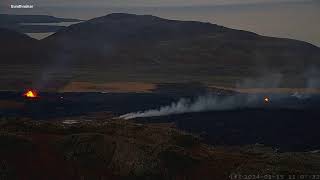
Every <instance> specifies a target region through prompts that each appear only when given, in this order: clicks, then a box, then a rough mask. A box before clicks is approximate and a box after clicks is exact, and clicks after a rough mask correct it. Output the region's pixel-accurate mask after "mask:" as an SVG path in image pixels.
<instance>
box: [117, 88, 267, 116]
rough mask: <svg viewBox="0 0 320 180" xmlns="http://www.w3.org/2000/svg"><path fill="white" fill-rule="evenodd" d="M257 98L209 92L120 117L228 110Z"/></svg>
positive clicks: (251, 103) (250, 102)
mask: <svg viewBox="0 0 320 180" xmlns="http://www.w3.org/2000/svg"><path fill="white" fill-rule="evenodd" d="M257 99H259V101H260V102H261V99H262V98H261V97H259V96H258V95H251V96H248V95H245V96H243V95H242V96H240V95H232V96H218V95H213V94H209V95H205V96H199V97H197V98H196V99H195V100H192V99H185V98H182V99H180V100H179V101H178V102H174V103H172V104H171V105H168V106H163V107H160V108H159V109H152V110H147V111H142V112H135V113H128V114H125V115H122V116H120V118H123V119H134V118H139V117H155V116H167V115H173V114H183V113H187V112H205V111H214V110H216V111H221V110H230V109H237V108H244V107H249V106H254V105H255V104H257V102H258V101H257Z"/></svg>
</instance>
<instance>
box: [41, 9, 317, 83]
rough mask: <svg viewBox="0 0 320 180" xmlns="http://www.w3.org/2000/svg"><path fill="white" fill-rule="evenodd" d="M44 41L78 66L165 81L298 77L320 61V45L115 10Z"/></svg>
mask: <svg viewBox="0 0 320 180" xmlns="http://www.w3.org/2000/svg"><path fill="white" fill-rule="evenodd" d="M42 43H43V44H44V45H45V46H47V47H48V48H49V49H51V50H53V51H54V52H55V51H59V52H64V53H65V54H66V55H67V56H68V58H67V59H68V60H69V61H71V62H73V63H74V64H84V65H90V66H95V67H98V68H100V67H103V70H104V71H109V72H111V71H112V72H113V71H115V72H121V73H123V72H128V73H132V74H140V75H141V76H142V75H143V74H146V73H150V72H152V73H153V75H155V76H157V77H158V78H161V79H165V78H167V77H168V76H165V75H171V74H172V75H177V74H178V75H181V76H184V77H186V76H188V77H190V78H191V79H190V80H199V79H200V80H201V79H207V80H209V81H210V78H211V77H213V76H221V75H222V76H224V75H227V76H234V75H236V76H243V75H244V76H251V75H256V74H259V73H260V72H265V71H272V72H281V73H284V74H288V75H296V74H303V73H304V72H305V71H306V69H308V68H310V67H314V66H319V64H320V63H319V61H318V60H317V59H319V57H320V50H319V48H318V47H316V46H313V45H311V44H308V43H305V42H302V41H297V40H290V39H281V38H272V37H265V36H260V35H257V34H254V33H251V32H246V31H240V30H234V29H229V28H225V27H222V26H218V25H215V24H210V23H202V22H193V21H175V20H167V19H162V18H159V17H155V16H149V15H131V14H122V13H115V14H110V15H107V16H103V17H99V18H95V19H92V20H89V21H86V22H83V23H79V24H75V25H71V26H70V27H68V28H65V29H63V30H61V31H58V32H57V33H55V34H53V35H52V36H49V37H48V38H46V39H44V40H42ZM115 67H116V68H117V69H115ZM117 75H118V74H115V77H116V76H117ZM138 76H139V75H137V77H138ZM195 76H197V78H193V77H195ZM171 77H172V76H171ZM175 80H180V79H179V78H178V79H175Z"/></svg>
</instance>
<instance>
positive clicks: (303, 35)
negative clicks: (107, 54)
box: [0, 0, 320, 47]
mask: <svg viewBox="0 0 320 180" xmlns="http://www.w3.org/2000/svg"><path fill="white" fill-rule="evenodd" d="M11 4H31V5H34V8H33V9H10V8H9V6H10V5H11ZM113 12H124V13H134V14H152V15H156V16H160V17H163V18H169V19H178V20H196V21H202V22H211V23H214V24H219V25H223V26H226V27H230V28H235V29H242V30H248V31H253V32H256V33H258V34H261V35H266V36H273V37H283V38H291V39H297V40H302V41H306V42H309V43H312V44H314V45H317V46H319V47H320V33H319V32H320V23H319V21H320V20H319V19H320V0H90V1H88V0H0V13H8V14H45V15H53V16H58V17H67V18H80V19H84V20H86V19H91V18H94V17H98V16H103V15H106V14H109V13H113Z"/></svg>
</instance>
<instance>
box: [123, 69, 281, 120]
mask: <svg viewBox="0 0 320 180" xmlns="http://www.w3.org/2000/svg"><path fill="white" fill-rule="evenodd" d="M281 79H282V74H279V73H274V74H267V75H265V76H263V77H260V78H257V79H245V80H244V81H242V82H240V83H237V85H236V86H237V87H238V88H242V87H258V88H265V87H278V86H279V85H280V82H281ZM263 101H264V97H263V96H262V97H261V95H258V94H251V95H244V94H242V95H239V94H235V95H230V96H218V95H214V94H209V95H205V96H199V97H197V98H196V99H195V100H190V99H185V98H182V99H180V100H179V101H178V102H174V103H172V104H171V105H168V106H163V107H160V108H159V109H151V110H146V111H140V112H133V113H128V114H124V115H122V116H120V118H122V119H134V118H139V117H155V116H168V115H173V114H183V113H190V112H205V111H221V110H231V109H237V108H246V107H251V106H257V105H259V104H261V102H262V103H263Z"/></svg>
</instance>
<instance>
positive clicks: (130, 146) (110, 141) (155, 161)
mask: <svg viewBox="0 0 320 180" xmlns="http://www.w3.org/2000/svg"><path fill="white" fill-rule="evenodd" d="M0 127H1V131H0V132H1V133H0V147H1V148H0V176H1V178H2V177H3V178H4V179H33V180H34V179H55V180H57V179H68V180H70V179H91V180H92V179H99V180H100V179H199V178H200V177H201V179H220V180H223V179H244V178H251V179H254V178H255V179H263V178H268V179H277V178H278V177H283V178H284V177H286V178H288V177H289V175H292V176H293V175H296V177H297V178H300V179H301V175H305V176H306V175H308V177H311V176H310V175H314V176H312V177H314V178H317V177H319V174H320V153H318V152H305V153H301V152H300V153H293V152H286V153H279V152H277V151H276V150H275V149H272V148H268V147H264V146H263V145H251V146H245V147H219V146H217V147H216V146H208V145H206V144H203V143H202V142H201V139H199V138H197V137H195V136H193V135H190V134H187V133H184V132H180V131H178V130H176V129H175V128H174V126H173V125H171V124H143V125H142V124H137V123H133V122H130V121H123V120H118V119H117V120H115V119H112V118H107V119H103V118H98V120H96V121H85V120H83V121H81V122H79V121H72V120H67V121H51V122H48V121H32V120H28V119H14V118H11V119H7V118H2V120H1V121H0ZM312 177H311V178H312Z"/></svg>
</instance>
